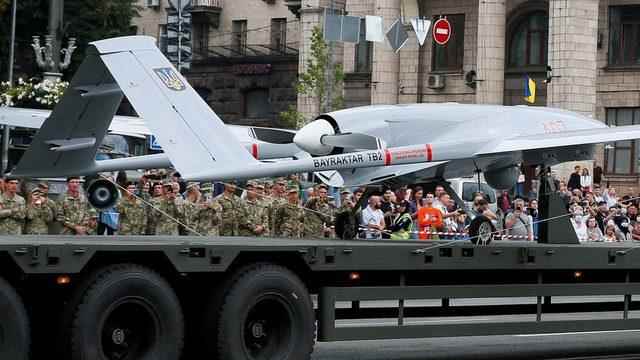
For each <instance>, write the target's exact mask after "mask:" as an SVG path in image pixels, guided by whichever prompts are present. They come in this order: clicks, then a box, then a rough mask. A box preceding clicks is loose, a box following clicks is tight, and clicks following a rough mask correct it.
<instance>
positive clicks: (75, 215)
mask: <svg viewBox="0 0 640 360" xmlns="http://www.w3.org/2000/svg"><path fill="white" fill-rule="evenodd" d="M56 207H57V209H58V213H57V214H56V217H57V219H58V221H59V222H60V223H61V224H62V226H63V227H62V231H61V234H64V235H75V234H76V232H75V230H73V227H75V226H85V227H87V228H89V227H90V226H89V225H90V220H91V217H92V216H93V215H94V213H95V210H94V209H93V208H92V207H91V205H89V202H88V201H87V198H85V197H84V196H83V195H81V194H79V195H78V196H77V197H74V196H71V195H69V194H65V195H64V197H63V198H62V199H61V200H60V202H59V203H58V205H57V206H56ZM89 230H90V229H87V233H89Z"/></svg>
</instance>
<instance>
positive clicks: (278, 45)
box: [271, 19, 287, 53]
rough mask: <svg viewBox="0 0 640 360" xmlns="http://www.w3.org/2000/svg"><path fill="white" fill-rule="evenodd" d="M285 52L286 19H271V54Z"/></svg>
mask: <svg viewBox="0 0 640 360" xmlns="http://www.w3.org/2000/svg"><path fill="white" fill-rule="evenodd" d="M286 51H287V19H271V52H272V53H284V52H286Z"/></svg>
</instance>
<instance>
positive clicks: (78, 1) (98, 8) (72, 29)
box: [0, 0, 139, 80]
mask: <svg viewBox="0 0 640 360" xmlns="http://www.w3.org/2000/svg"><path fill="white" fill-rule="evenodd" d="M136 3H137V1H136V0H108V1H105V0H66V1H65V2H64V19H63V21H64V25H63V28H62V33H61V34H60V35H61V37H62V38H63V39H64V41H63V43H62V45H63V46H66V39H67V38H69V37H75V38H77V39H78V40H77V46H78V48H77V49H76V51H75V53H74V55H73V62H72V65H71V66H70V67H69V69H67V70H66V71H65V73H66V74H73V73H74V72H75V70H76V68H77V66H78V65H79V63H80V61H82V59H83V58H84V55H85V50H86V47H87V45H88V44H89V42H91V41H95V40H101V39H104V38H108V37H114V36H125V35H133V34H134V29H133V28H132V26H131V21H132V19H133V18H134V17H137V16H138V11H139V7H138V6H137V5H136ZM10 4H11V0H0V79H3V80H4V79H5V74H6V73H7V63H6V61H7V59H8V57H9V37H10V33H11V11H10V8H11V6H10ZM48 18H49V1H42V0H19V1H18V7H17V23H16V62H15V64H16V68H15V71H16V73H17V74H23V75H26V76H34V75H36V74H39V73H40V70H39V69H38V67H37V66H36V65H35V60H34V54H33V49H32V48H31V41H32V40H31V37H32V36H34V35H39V36H43V35H46V34H47V32H48V30H47V26H48Z"/></svg>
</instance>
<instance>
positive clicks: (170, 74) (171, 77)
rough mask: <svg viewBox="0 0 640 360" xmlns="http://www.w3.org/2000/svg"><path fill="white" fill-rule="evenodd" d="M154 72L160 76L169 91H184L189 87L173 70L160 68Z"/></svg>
mask: <svg viewBox="0 0 640 360" xmlns="http://www.w3.org/2000/svg"><path fill="white" fill-rule="evenodd" d="M153 71H154V72H155V73H156V75H158V77H159V78H160V80H161V81H162V83H163V84H164V85H165V86H166V87H167V88H169V89H171V90H173V91H182V90H184V89H186V88H187V87H186V86H185V85H184V83H183V82H182V80H180V77H179V76H178V74H176V72H175V70H173V69H172V68H168V67H167V68H158V69H153Z"/></svg>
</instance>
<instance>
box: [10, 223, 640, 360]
mask: <svg viewBox="0 0 640 360" xmlns="http://www.w3.org/2000/svg"><path fill="white" fill-rule="evenodd" d="M637 246H638V245H636V244H631V243H583V244H539V243H535V242H525V241H494V242H492V243H491V244H489V245H487V246H474V245H473V244H471V243H470V242H468V241H451V240H441V241H395V240H394V241H391V240H307V239H275V238H274V239H269V238H243V237H216V238H203V237H160V236H155V237H151V236H149V237H127V236H112V237H104V236H101V237H92V236H87V237H71V236H37V237H32V236H15V237H4V238H2V239H1V240H0V308H1V309H2V311H1V312H0V359H16V360H18V359H27V358H33V359H40V358H47V359H53V358H55V359H109V360H112V359H166V360H170V359H176V360H177V359H192V358H193V359H195V358H198V359H200V358H203V359H204V358H207V359H234V360H235V359H292V360H301V359H309V358H310V353H311V352H312V350H313V344H314V342H315V341H341V340H361V339H395V338H424V337H442V336H473V335H499V334H531V333H558V332H576V331H599V330H620V329H640V318H634V317H633V316H632V315H633V311H634V310H639V309H640V303H638V302H634V301H632V295H634V294H639V293H640V251H636V247H637ZM568 296H609V297H608V298H605V300H603V301H596V302H591V303H584V304H582V303H571V302H568V303H567V302H557V303H556V302H554V299H555V298H558V297H568ZM611 296H614V297H615V298H613V299H614V300H612V298H611ZM523 297H526V298H531V299H533V302H529V303H525V304H522V303H510V302H509V301H506V302H502V303H497V304H493V305H491V304H488V305H487V304H476V305H456V304H455V303H452V299H469V298H472V299H489V298H523ZM416 300H420V301H423V300H424V301H432V302H433V301H434V300H435V301H437V305H436V306H425V305H424V303H420V302H415V301H416ZM389 301H392V303H391V304H392V305H391V306H390V305H389ZM381 303H385V304H386V305H380V304H381ZM376 304H377V305H376ZM551 313H555V314H557V313H584V314H587V315H589V314H591V315H593V314H595V315H594V316H592V317H589V316H577V317H568V318H567V319H566V320H557V317H554V320H547V319H545V314H551ZM506 314H522V315H523V321H509V322H502V321H500V317H499V315H506ZM599 314H600V315H599ZM603 314H604V315H605V316H601V315H603ZM612 314H613V315H612ZM478 315H482V316H486V317H488V318H491V317H492V316H496V317H495V319H496V320H495V321H483V322H474V321H472V320H471V319H472V318H473V316H478ZM458 316H463V317H469V319H470V320H469V322H465V321H462V322H460V321H456V322H455V324H435V323H433V322H431V323H430V322H428V321H426V322H425V321H413V320H414V319H422V318H430V317H438V318H441V317H458ZM345 319H386V320H385V321H386V322H385V323H384V324H383V325H380V324H377V325H375V326H372V325H371V324H370V323H367V322H353V321H348V322H345V321H344V320H345ZM53 354H55V356H52V355H53ZM194 354H197V356H196V355H194ZM202 354H206V356H203V355H202Z"/></svg>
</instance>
